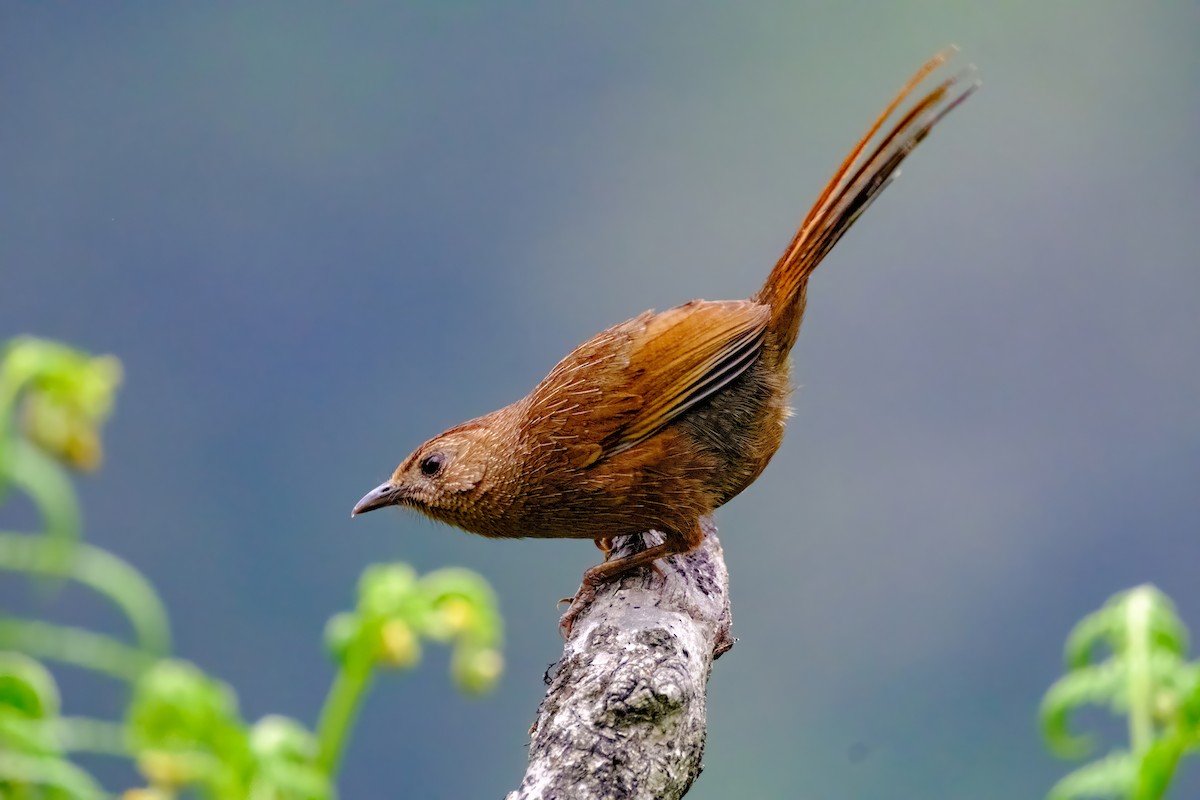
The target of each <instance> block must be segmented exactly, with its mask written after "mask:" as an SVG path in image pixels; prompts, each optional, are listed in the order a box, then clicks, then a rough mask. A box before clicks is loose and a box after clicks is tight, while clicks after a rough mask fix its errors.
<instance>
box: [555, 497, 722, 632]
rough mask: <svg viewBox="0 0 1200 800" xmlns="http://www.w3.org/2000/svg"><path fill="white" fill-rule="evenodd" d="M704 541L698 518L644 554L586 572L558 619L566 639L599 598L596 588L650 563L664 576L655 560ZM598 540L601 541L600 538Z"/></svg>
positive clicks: (611, 561) (607, 561)
mask: <svg viewBox="0 0 1200 800" xmlns="http://www.w3.org/2000/svg"><path fill="white" fill-rule="evenodd" d="M702 541H704V531H703V530H702V529H701V528H700V521H699V520H696V522H695V524H693V525H692V527H691V528H689V529H687V532H686V533H677V532H675V531H666V532H664V533H663V541H662V543H661V544H656V545H654V546H652V547H647V548H646V549H645V550H642V551H641V552H640V553H634V554H633V555H628V556H623V557H621V558H616V559H612V560H605V562H604V563H603V564H597V565H596V566H594V567H589V568H588V569H587V571H585V572H584V573H583V582H582V583H581V584H580V585H579V591H578V592H576V593H575V597H574V598H573V599H572V600H571V606H570V607H569V608H568V609H567V613H565V614H563V615H562V618H561V619H560V620H559V621H558V629H559V632H560V633H562V635H563V638H564V639H567V638H569V637H570V636H571V628H573V627H574V625H575V620H576V619H578V618H579V615H580V614H582V613H583V612H584V610H585V609H586V608H587V607H588V606H589V605H591V603H592V601H593V600H595V599H596V591H597V590H598V589H599V588H600V587H601V586H603V585H604V584H606V583H608V582H609V581H612V580H615V579H617V578H619V577H620V576H622V575H624V574H625V573H627V572H629V571H631V570H635V569H637V568H638V567H642V566H645V565H647V564H649V565H650V566H651V567H653V568H654V571H655V572H657V573H658V574H659V575H661V574H662V571H661V570H659V568H658V565H657V564H655V563H654V562H655V561H657V560H658V559H660V558H666V557H667V556H673V555H676V554H678V553H689V552H691V551H692V550H694V549H696V547H698V546H699V544H700V543H701V542H702ZM598 542H599V540H597V543H598Z"/></svg>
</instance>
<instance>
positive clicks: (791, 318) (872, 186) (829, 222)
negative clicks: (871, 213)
mask: <svg viewBox="0 0 1200 800" xmlns="http://www.w3.org/2000/svg"><path fill="white" fill-rule="evenodd" d="M957 52H958V48H956V47H949V48H947V49H945V50H943V51H942V52H940V53H938V54H937V55H936V56H934V57H933V58H932V59H930V60H929V62H928V63H926V64H925V66H923V67H921V69H919V70H917V73H916V74H915V75H913V76H912V78H911V79H910V80H909V81H908V83H906V84H905V85H904V88H902V89H901V90H900V93H899V94H897V95H896V97H895V99H894V100H892V102H891V103H889V104H888V107H887V108H885V109H884V110H883V113H882V114H880V115H879V118H878V119H877V120H875V124H873V125H872V126H871V128H870V130H868V131H867V134H866V136H864V137H863V138H862V139H861V140H860V141H859V143H858V144H857V145H855V147H854V149H853V150H851V151H850V154H849V155H848V156H846V160H845V161H843V162H842V165H841V166H840V167H838V170H837V172H835V173H834V175H833V178H832V179H831V180H830V181H829V184H828V185H827V186H826V187H825V190H824V191H823V192H821V196H820V197H818V198H817V202H816V203H815V204H814V205H813V207H812V210H811V211H809V212H808V216H807V217H805V218H804V222H802V223H801V224H800V228H799V230H797V231H796V235H795V236H794V237H792V242H791V244H789V245H788V248H787V250H785V251H784V253H783V255H782V256H780V258H779V261H778V262H777V263H776V264H775V267H774V269H772V270H771V274H770V275H769V276H768V277H767V282H766V283H765V284H763V287H762V289H761V290H759V292H758V294H757V295H755V298H754V299H755V300H757V301H758V302H760V303H765V304H767V305H769V306H771V322H770V325H769V327H768V330H770V331H771V332H772V333H773V334H774V337H773V338H774V345H775V347H776V348H777V352H779V353H780V354H782V355H786V354H787V352H788V351H789V350H791V348H792V345H793V344H794V343H795V341H796V335H797V334H798V333H799V330H800V320H801V318H802V317H803V316H804V304H805V295H806V292H807V289H808V276H809V275H811V274H812V273H813V270H815V269H816V268H817V265H818V264H820V263H821V260H822V259H824V258H825V256H826V255H828V254H829V251H830V250H832V249H833V246H834V245H835V244H837V243H838V240H839V239H841V238H842V236H843V235H845V233H846V231H848V230H850V226H851V225H853V224H854V223H855V221H856V220H857V219H858V218H859V215H861V214H862V213H863V212H864V211H866V210H867V206H869V205H870V204H871V202H872V201H873V200H874V199H875V198H876V197H878V196H879V193H880V192H882V191H883V190H884V189H885V188H886V187H887V186H888V184H890V183H891V182H892V180H893V179H895V178H896V177H897V176H898V175H899V174H900V173H899V167H900V163H901V162H902V161H904V159H905V158H906V157H907V156H908V154H909V153H911V152H912V151H913V149H914V148H916V146H917V145H918V144H920V143H921V140H922V139H924V138H925V137H926V136H928V135H929V131H931V130H932V129H933V126H934V125H936V124H937V123H938V122H939V121H940V120H941V119H942V117H944V116H946V114H948V113H950V111H952V110H953V109H954V108H955V107H957V106H958V104H959V103H961V102H962V101H963V100H966V99H967V97H969V96H970V95H971V93H972V92H974V91H975V90H976V89H977V88H978V87H979V80H978V78H977V77H976V73H975V69H974V67H967V68H966V69H964V70H962V71H960V72H957V73H955V74H953V75H951V76H950V77H948V78H945V79H944V80H942V81H941V82H940V83H938V84H937V85H936V86H934V87H933V88H932V89H931V90H929V92H928V93H927V94H925V95H924V96H923V97H922V98H921V99H920V100H918V101H917V102H916V103H914V104H912V106H911V107H909V108H907V110H904V111H903V112H902V113H901V114H900V116H899V118H898V119H897V120H896V122H895V123H894V124H893V125H892V126H891V128H890V129H889V130H888V133H887V134H886V135H885V136H883V138H882V139H880V140H879V143H878V144H877V145H876V146H875V149H873V150H871V151H870V153H869V155H864V154H865V153H866V152H867V146H868V145H869V144H870V143H871V142H872V141H873V140H874V139H875V138H876V134H877V133H879V131H880V130H881V129H882V128H883V126H884V123H886V122H887V121H888V120H889V119H892V118H893V116H894V115H896V113H897V109H899V108H900V107H901V106H902V105H903V104H904V103H905V101H906V100H908V99H909V98H910V97H911V96H912V95H913V94H914V93H915V92H916V91H917V89H918V87H920V86H921V85H922V84H924V83H926V79H927V78H928V77H929V76H930V75H931V74H933V73H935V72H939V67H942V66H943V65H944V64H946V62H947V61H949V60H950V59H951V58H952V57H953V56H954V54H955V53H957Z"/></svg>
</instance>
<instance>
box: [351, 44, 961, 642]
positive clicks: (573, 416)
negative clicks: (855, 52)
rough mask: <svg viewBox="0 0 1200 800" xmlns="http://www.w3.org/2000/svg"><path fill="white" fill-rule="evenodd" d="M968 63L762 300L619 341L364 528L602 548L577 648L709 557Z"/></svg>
mask: <svg viewBox="0 0 1200 800" xmlns="http://www.w3.org/2000/svg"><path fill="white" fill-rule="evenodd" d="M954 52H956V50H955V49H953V48H951V49H948V50H946V51H943V52H941V53H939V54H938V55H937V56H935V57H934V58H933V59H932V60H930V61H929V62H928V63H927V64H925V65H924V66H923V67H922V68H921V69H920V70H919V71H918V72H917V73H916V75H914V76H913V77H912V79H911V80H909V82H908V83H907V84H905V86H904V88H902V89H901V90H900V93H899V94H898V95H897V96H896V98H895V99H894V100H892V102H891V103H890V104H889V105H888V106H887V108H885V109H884V111H883V113H882V114H881V115H880V116H879V118H878V119H877V120H876V121H875V123H874V124H873V125H872V126H871V128H870V130H868V131H867V134H866V136H864V137H863V138H862V140H860V141H859V143H858V144H857V145H855V147H854V149H853V150H851V151H850V154H849V155H848V156H847V157H846V159H845V161H843V162H842V165H841V166H840V167H839V168H838V170H837V172H836V173H834V176H833V179H832V180H831V181H830V182H829V184H828V185H827V186H826V187H825V190H824V191H822V192H821V195H820V197H818V198H817V202H816V204H815V205H814V206H813V208H812V210H811V211H809V212H808V216H807V217H805V218H804V222H803V223H802V224H801V225H800V229H799V230H798V231H797V233H796V235H795V236H794V237H793V238H792V241H791V244H789V245H788V248H787V250H785V251H784V253H783V256H782V257H780V259H779V261H778V263H776V264H775V267H774V269H773V270H771V274H770V275H769V276H768V277H767V281H766V283H765V284H764V285H763V287H762V288H761V289H760V290H759V291H758V293H757V294H755V295H754V296H753V297H751V298H750V299H748V300H729V301H720V302H711V301H707V300H692V301H691V302H689V303H685V304H683V305H681V306H677V307H675V308H672V309H669V310H667V311H664V312H662V313H655V312H654V311H647V312H645V313H643V314H641V315H639V316H637V317H634V318H633V319H631V320H628V321H627V322H622V323H621V324H619V325H615V326H613V327H611V328H609V329H608V330H606V331H602V332H601V333H599V334H597V335H596V336H594V337H592V338H591V339H589V340H588V341H586V342H584V343H583V344H581V345H580V346H579V347H577V348H575V350H574V351H572V352H571V353H570V354H569V355H568V356H567V357H566V358H564V359H563V360H562V361H560V362H559V364H558V365H557V366H556V367H554V369H552V370H551V371H550V374H549V375H547V376H546V378H545V379H544V380H543V381H542V382H541V383H540V384H538V385H537V386H536V387H535V388H534V389H533V391H532V392H530V393H529V394H528V395H527V396H526V397H524V398H522V399H521V400H518V401H517V402H515V403H513V404H512V405H509V406H505V407H504V408H501V409H500V410H498V411H493V412H492V413H490V414H487V415H486V416H482V417H479V418H478V419H474V420H471V421H470V422H464V423H463V424H461V425H458V426H456V427H454V428H451V429H450V430H448V431H446V432H445V433H442V434H440V435H438V436H435V437H434V438H432V439H430V440H429V441H428V442H426V443H425V444H423V445H421V446H420V447H418V448H417V450H416V451H415V452H414V453H413V454H412V455H410V456H409V457H408V458H406V459H405V460H404V461H403V462H402V463H401V464H400V466H399V467H397V468H396V471H395V472H394V473H393V474H392V477H391V478H390V479H388V481H387V482H386V483H384V484H383V485H381V486H379V487H377V488H375V489H373V490H372V491H371V492H369V493H368V494H367V495H366V496H365V497H363V498H362V500H360V501H358V504H357V505H356V506H355V507H354V511H353V513H352V515H356V514H361V513H364V512H367V511H372V510H374V509H377V508H382V507H384V506H391V505H398V506H406V507H408V508H414V509H416V510H418V511H420V512H422V513H424V514H426V515H428V516H430V517H432V518H434V519H436V520H440V521H442V522H448V523H450V524H451V525H456V526H458V527H460V528H463V529H464V530H467V531H470V532H472V533H478V534H481V535H483V536H490V537H500V538H512V539H516V538H522V537H538V538H543V537H555V538H577V539H593V540H595V542H596V543H597V545H598V546H600V547H601V549H603V550H604V551H605V554H606V560H605V563H603V564H599V565H597V566H594V567H591V568H590V569H588V570H587V571H586V572H585V573H584V575H583V583H582V585H581V586H580V590H579V592H578V594H576V596H575V599H574V601H573V603H572V605H571V607H570V608H569V609H568V610H567V613H566V614H565V615H563V620H562V628H563V631H564V632H565V633H566V634H567V635H569V634H570V629H571V625H572V623H573V621H574V619H575V618H576V616H577V615H578V614H579V613H580V611H581V610H582V609H583V608H584V607H585V606H586V605H587V604H588V603H589V602H590V601H591V599H592V598H593V597H594V596H595V592H596V588H597V587H598V586H600V585H602V584H603V583H604V582H605V581H607V580H610V579H612V578H614V577H616V576H618V575H620V574H622V573H624V572H626V571H628V570H631V569H634V568H636V567H640V566H643V565H646V564H651V563H652V562H653V561H654V560H655V559H659V558H663V557H665V556H670V555H673V554H676V553H686V552H688V551H690V550H692V549H693V548H695V547H696V546H697V545H699V544H700V542H701V540H702V539H703V533H702V531H701V528H700V518H701V517H702V516H704V515H705V514H708V513H710V512H711V511H713V510H714V509H716V508H718V507H719V506H721V505H723V504H725V503H727V502H729V500H731V499H732V498H734V497H735V496H737V494H738V493H739V492H741V491H742V490H743V489H745V488H746V487H747V486H749V485H750V484H751V483H752V482H753V481H754V479H755V478H757V477H758V476H759V474H761V473H762V471H763V469H764V468H765V467H766V466H767V462H769V461H770V460H771V457H772V456H773V455H775V451H776V450H778V449H779V445H780V443H781V442H782V440H783V426H784V421H785V420H786V418H787V417H788V415H789V413H790V410H789V408H788V395H789V394H790V392H791V385H790V380H789V359H788V353H789V351H791V349H792V345H793V344H794V343H795V341H796V336H797V333H798V331H799V328H800V319H801V317H802V316H803V314H804V306H805V296H806V290H807V288H808V278H809V276H810V275H811V274H812V272H813V270H814V269H816V267H817V265H818V264H820V263H821V260H822V259H823V258H824V257H825V256H826V255H827V254H828V253H829V251H830V250H831V249H832V248H833V246H834V245H835V244H837V242H838V240H839V239H841V238H842V236H843V235H844V234H845V233H846V231H847V230H848V229H849V228H850V226H851V225H853V224H854V222H855V220H857V219H858V217H859V215H860V214H862V212H863V211H864V210H865V209H866V208H867V206H868V205H870V203H871V201H872V200H874V199H875V198H876V197H877V196H878V195H879V193H880V192H881V191H883V189H884V188H885V187H886V186H887V185H888V184H889V183H890V182H891V181H892V179H893V178H894V177H895V176H896V175H897V174H898V171H897V170H898V167H899V166H900V162H902V161H903V160H904V158H905V157H906V156H907V155H908V154H909V153H910V152H912V150H913V148H915V147H916V146H917V144H919V143H920V142H921V140H923V139H924V138H925V137H926V135H928V133H929V131H930V130H931V129H932V128H933V126H934V125H936V124H937V123H938V121H939V120H941V119H942V117H944V116H945V115H946V114H947V113H949V112H950V111H951V110H952V109H953V108H955V107H956V106H957V105H958V104H959V103H961V102H962V101H963V100H965V99H966V98H967V97H968V96H969V95H970V94H971V93H972V92H973V91H974V90H975V89H976V88H977V87H978V85H979V84H978V81H977V80H976V78H975V76H974V70H973V68H968V69H966V70H963V71H961V72H958V73H955V74H951V75H949V76H947V77H945V78H943V79H941V80H940V81H939V82H937V83H935V84H934V85H933V86H932V88H930V89H929V90H928V91H927V92H926V93H925V94H923V95H922V96H920V99H918V100H917V101H916V102H914V103H912V104H911V105H910V106H909V107H907V108H904V109H901V107H902V106H904V104H905V102H906V101H907V100H908V99H909V98H910V97H911V96H913V95H914V93H915V92H916V91H917V89H918V87H920V86H921V85H923V84H925V83H926V82H927V81H930V82H931V81H932V80H934V79H933V78H931V77H930V76H931V75H934V74H935V73H938V72H941V71H942V70H940V69H939V68H940V67H942V66H943V65H944V64H945V63H946V62H947V60H948V59H949V58H950V57H951V56H952V55H953V54H954ZM893 119H894V122H893V123H892V125H891V127H890V128H888V129H887V132H886V134H884V135H883V136H882V137H881V138H879V140H878V143H877V144H876V145H875V146H874V148H872V149H870V150H869V151H868V145H869V144H870V143H871V142H872V141H873V140H874V139H875V138H876V135H877V134H878V133H879V131H880V130H881V129H883V126H884V124H885V123H886V122H888V120H893ZM650 530H654V531H658V532H659V533H660V534H662V537H663V541H662V543H661V544H656V545H654V546H651V547H648V548H646V549H645V550H643V551H641V552H639V553H635V554H633V555H630V556H626V557H623V558H613V559H611V560H610V559H608V558H607V555H608V543H609V540H610V539H611V537H614V536H621V535H626V534H634V533H642V532H646V531H650Z"/></svg>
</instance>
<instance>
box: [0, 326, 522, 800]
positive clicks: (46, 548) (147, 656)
mask: <svg viewBox="0 0 1200 800" xmlns="http://www.w3.org/2000/svg"><path fill="white" fill-rule="evenodd" d="M120 381H121V365H120V362H118V361H117V360H116V359H115V358H113V357H112V356H101V357H92V356H89V355H87V354H85V353H82V352H80V351H78V350H75V349H73V348H69V347H66V346H64V345H61V344H58V343H56V342H50V341H45V340H41V339H35V338H31V337H20V338H16V339H13V340H12V341H10V342H9V343H8V344H7V346H5V347H4V349H3V350H2V351H0V502H3V501H4V500H5V499H6V498H7V495H8V493H9V492H10V491H12V490H13V489H15V490H17V491H20V492H22V493H23V494H26V495H27V496H28V497H29V498H30V499H31V500H32V501H33V503H34V506H35V508H36V509H37V512H38V515H39V518H40V520H41V526H40V529H39V530H37V531H33V532H11V531H0V570H5V571H10V572H17V573H25V574H28V575H31V576H34V577H36V578H37V579H39V580H41V581H43V582H50V583H51V584H57V583H60V582H62V581H68V580H69V581H75V582H78V583H80V584H82V585H84V586H86V587H88V588H90V589H92V590H94V591H96V592H97V593H99V594H100V595H101V596H103V597H105V598H107V599H108V600H110V601H111V602H112V603H113V604H114V605H116V606H117V607H118V608H119V609H120V610H121V611H122V612H123V613H124V615H125V617H126V618H127V619H128V620H129V622H130V625H131V627H132V629H133V641H132V642H125V641H122V640H120V639H117V638H115V637H112V636H110V635H108V634H104V633H98V632H94V631H90V630H86V629H83V628H77V627H71V626H66V625H59V624H56V623H50V622H45V621H41V620H36V619H19V618H15V617H13V616H11V615H5V614H3V613H0V797H4V798H13V800H34V799H35V798H37V799H39V800H40V799H42V798H44V799H45V800H60V799H61V800H68V799H69V798H101V797H108V796H110V795H109V793H108V792H106V791H105V790H104V789H103V788H102V787H101V786H100V785H99V784H98V783H97V781H96V780H95V779H93V778H92V777H91V776H90V775H88V774H87V773H86V772H85V771H84V770H82V769H80V768H79V767H78V766H77V765H76V764H74V763H73V762H72V761H71V760H70V759H71V755H72V754H73V753H98V754H105V755H112V756H118V757H128V758H132V759H133V760H134V761H135V763H136V764H137V767H138V769H139V771H140V772H141V774H142V776H143V778H144V779H145V781H146V786H145V787H143V788H138V789H132V790H129V791H127V792H125V794H124V796H125V797H126V798H128V799H129V800H151V799H153V800H160V799H161V800H165V799H166V798H173V797H176V796H177V795H178V794H180V793H184V792H186V793H189V794H193V795H198V796H200V797H205V798H213V799H214V800H235V799H236V800H240V799H242V798H251V800H267V799H268V798H270V800H323V799H324V798H332V797H334V796H335V788H334V785H335V779H336V775H337V766H338V762H339V760H340V756H341V753H342V751H343V749H344V747H345V745H346V743H347V742H348V740H349V736H350V731H351V729H352V727H353V723H354V719H355V716H356V713H357V710H358V708H359V705H360V704H361V701H362V698H363V697H364V695H365V693H366V691H367V690H368V688H369V686H370V682H371V678H372V676H373V674H374V673H375V671H376V670H379V669H390V670H400V669H410V668H412V667H414V666H416V664H417V663H418V662H419V661H420V656H421V640H422V639H427V640H429V641H434V642H440V643H444V644H447V645H449V646H450V647H451V648H452V653H453V655H452V658H451V674H452V678H453V679H454V681H455V683H456V685H458V686H459V687H460V688H461V689H462V690H463V691H466V692H470V693H479V692H483V691H486V690H488V689H490V688H491V687H492V686H494V685H495V683H496V681H497V680H498V678H499V677H500V673H501V670H502V667H503V661H502V658H501V656H500V652H499V646H500V640H501V631H502V624H501V620H500V616H499V613H498V611H497V604H496V598H495V596H494V594H493V592H492V590H491V588H490V587H489V586H488V585H487V583H486V582H485V581H484V580H483V579H482V578H480V577H479V576H478V575H476V574H475V573H472V572H469V571H467V570H462V569H444V570H438V571H435V572H432V573H429V574H428V575H425V576H424V577H419V576H417V574H416V573H415V572H414V571H413V570H412V569H411V568H410V567H409V566H408V565H406V564H390V565H374V566H371V567H369V568H368V569H367V570H366V572H365V573H364V575H363V577H362V580H361V582H360V584H359V597H358V603H357V606H356V608H355V610H354V611H351V612H346V613H342V614H338V615H336V616H334V617H333V619H331V620H330V622H329V624H328V625H327V627H326V634H325V639H326V645H327V648H328V650H329V652H330V654H331V656H332V657H333V660H334V662H335V664H336V674H335V676H334V681H333V685H332V687H331V688H330V691H329V694H328V696H327V698H326V700H325V704H324V707H323V709H322V711H321V714H320V718H319V723H318V725H317V730H316V732H313V731H310V730H308V729H307V728H306V727H305V726H304V725H302V724H301V723H299V722H297V721H295V720H292V719H288V718H286V717H281V716H274V715H272V716H267V717H264V718H262V719H260V720H258V721H257V722H255V723H253V724H249V723H247V722H246V721H245V720H243V719H242V718H241V716H240V715H239V713H238V704H237V696H236V694H235V693H234V691H233V689H231V688H230V687H229V686H227V685H226V684H224V683H222V682H221V681H219V680H217V679H215V678H213V677H211V676H208V675H206V674H205V673H204V672H203V671H201V670H200V669H199V668H198V667H196V666H194V665H192V664H189V663H186V662H183V661H178V660H175V659H171V658H169V652H170V629H169V624H168V619H167V614H166V610H165V608H164V607H163V604H162V602H161V600H160V599H159V597H158V595H157V593H156V592H155V591H154V588H153V587H152V586H151V584H150V582H149V581H147V580H146V579H145V578H144V577H143V576H142V575H141V573H139V572H138V571H137V570H136V569H135V568H134V567H132V566H131V565H129V564H127V563H126V562H124V561H122V560H121V559H119V558H117V557H116V556H114V555H113V554H111V553H108V552H106V551H104V550H102V549H100V548H97V547H95V546H92V545H89V544H87V543H85V542H83V541H81V532H82V522H81V516H80V513H79V506H78V502H77V500H76V497H75V491H74V488H73V485H72V483H71V480H70V477H69V473H68V470H77V471H86V470H93V469H96V468H97V467H98V466H99V465H100V463H101V461H102V455H103V452H102V447H101V438H100V430H101V427H102V425H103V423H104V421H105V419H106V418H107V417H108V415H109V413H110V412H111V410H112V407H113V401H114V397H115V394H116V390H117V387H118V386H119V384H120ZM38 659H41V660H46V661H57V662H60V663H65V664H71V665H74V666H77V667H82V668H84V669H88V670H91V671H94V672H98V673H101V674H104V675H108V676H111V677H113V678H116V679H118V680H120V681H123V682H125V683H126V684H127V685H128V687H129V690H130V695H131V697H130V701H129V705H128V709H127V712H126V715H125V719H124V720H122V721H120V722H110V721H104V720H95V719H88V718H82V717H65V716H63V715H62V714H61V704H60V697H59V690H58V685H57V683H56V682H55V680H54V677H53V675H52V674H51V673H50V671H49V670H48V669H46V667H45V666H44V665H43V664H42V663H41V661H40V660H38Z"/></svg>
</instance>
